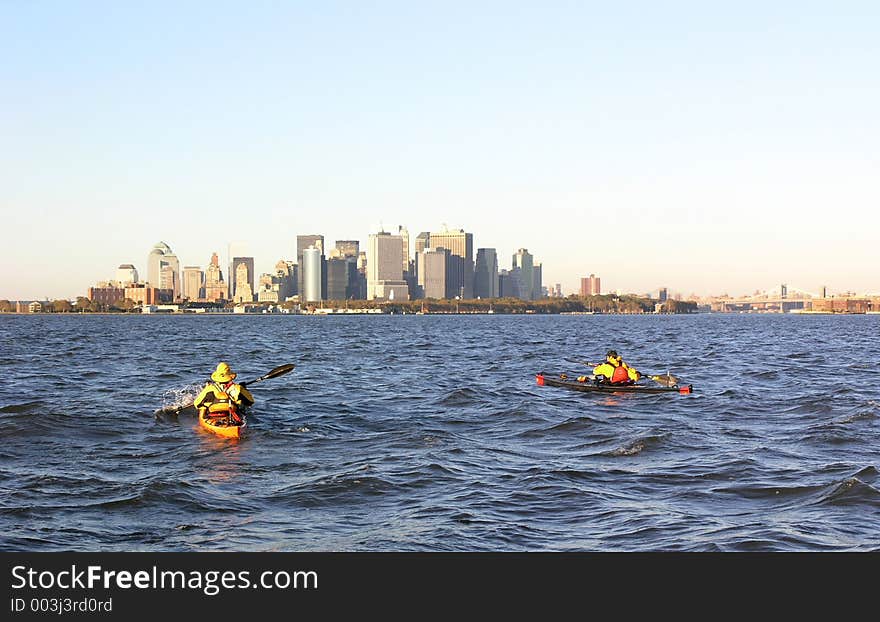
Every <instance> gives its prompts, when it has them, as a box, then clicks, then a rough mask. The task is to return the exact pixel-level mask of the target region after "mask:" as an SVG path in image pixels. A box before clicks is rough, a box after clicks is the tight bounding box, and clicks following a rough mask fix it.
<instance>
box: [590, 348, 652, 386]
mask: <svg viewBox="0 0 880 622" xmlns="http://www.w3.org/2000/svg"><path fill="white" fill-rule="evenodd" d="M593 375H594V376H602V377H604V378H605V382H610V383H611V384H632V383H633V382H635V381H636V380H638V379H639V378H641V377H642V375H641V374H640V373H639V372H637V371H636V370H635V368H633V367H630V366H629V365H627V364H626V363H624V362H623V357H621V356H620V355H619V354H618V353H617V352H616V351H614V350H608V354H606V355H605V362H604V363H600V364H599V365H596V367H594V368H593Z"/></svg>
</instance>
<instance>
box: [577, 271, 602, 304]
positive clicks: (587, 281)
mask: <svg viewBox="0 0 880 622" xmlns="http://www.w3.org/2000/svg"><path fill="white" fill-rule="evenodd" d="M600 293H601V288H600V287H599V277H597V276H596V275H595V274H591V275H590V276H589V278H586V277H585V278H582V279H581V297H583V298H586V297H587V296H598V295H599V294H600Z"/></svg>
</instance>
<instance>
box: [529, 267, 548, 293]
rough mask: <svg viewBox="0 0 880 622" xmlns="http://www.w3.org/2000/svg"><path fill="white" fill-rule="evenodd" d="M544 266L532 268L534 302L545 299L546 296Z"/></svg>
mask: <svg viewBox="0 0 880 622" xmlns="http://www.w3.org/2000/svg"><path fill="white" fill-rule="evenodd" d="M543 279H544V264H542V263H539V264H535V265H534V266H532V298H531V299H532V300H538V299H539V298H543V297H544V296H545V294H544V281H543Z"/></svg>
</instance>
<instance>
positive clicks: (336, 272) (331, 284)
mask: <svg viewBox="0 0 880 622" xmlns="http://www.w3.org/2000/svg"><path fill="white" fill-rule="evenodd" d="M326 265H327V300H351V299H357V298H360V285H359V280H360V278H359V277H360V274H359V273H358V270H357V257H334V258H331V259H328V260H327V264H326Z"/></svg>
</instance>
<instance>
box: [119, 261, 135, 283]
mask: <svg viewBox="0 0 880 622" xmlns="http://www.w3.org/2000/svg"><path fill="white" fill-rule="evenodd" d="M116 280H117V281H118V282H119V284H120V285H121V286H123V287H124V286H126V285H130V284H132V283H137V282H138V271H137V269H136V268H135V267H134V266H133V265H132V264H130V263H124V264H122V265H120V266H119V267H118V268H116Z"/></svg>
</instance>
